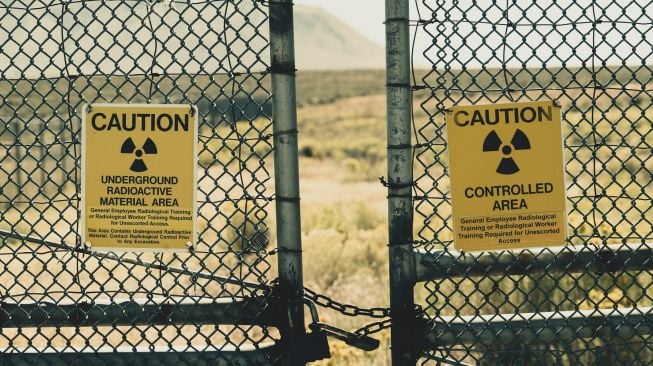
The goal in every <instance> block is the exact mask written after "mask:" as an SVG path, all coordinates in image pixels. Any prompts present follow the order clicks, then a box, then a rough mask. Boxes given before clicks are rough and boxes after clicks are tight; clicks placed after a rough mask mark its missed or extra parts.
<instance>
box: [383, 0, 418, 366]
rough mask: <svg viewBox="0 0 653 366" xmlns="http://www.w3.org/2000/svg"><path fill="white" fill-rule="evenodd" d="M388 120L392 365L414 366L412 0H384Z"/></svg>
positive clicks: (415, 360)
mask: <svg viewBox="0 0 653 366" xmlns="http://www.w3.org/2000/svg"><path fill="white" fill-rule="evenodd" d="M385 17H386V19H385V35H386V72H387V74H386V82H387V102H386V103H387V114H388V136H387V139H388V231H389V255H390V311H391V314H392V320H393V322H392V328H391V331H390V334H391V339H392V340H391V347H392V364H393V365H395V366H398V365H415V363H416V362H417V359H416V356H415V355H414V352H413V351H412V350H413V349H414V347H415V344H414V341H413V337H411V335H412V334H414V332H415V329H412V326H413V324H415V322H414V316H415V315H414V304H413V302H414V298H413V288H414V285H415V260H414V256H413V255H412V254H413V253H412V242H413V205H412V185H413V184H412V182H413V157H412V145H411V108H412V106H411V103H412V91H411V86H410V37H409V29H408V20H409V19H408V17H409V7H408V0H386V9H385Z"/></svg>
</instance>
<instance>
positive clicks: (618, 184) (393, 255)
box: [386, 0, 653, 365]
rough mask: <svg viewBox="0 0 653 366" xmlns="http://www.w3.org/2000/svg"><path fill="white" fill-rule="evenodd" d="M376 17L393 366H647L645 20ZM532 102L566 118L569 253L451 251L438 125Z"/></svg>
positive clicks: (505, 6) (623, 13) (612, 7)
mask: <svg viewBox="0 0 653 366" xmlns="http://www.w3.org/2000/svg"><path fill="white" fill-rule="evenodd" d="M386 6H387V8H386V9H387V13H386V14H387V18H386V29H387V35H388V37H387V42H388V43H387V46H388V118H389V119H388V164H389V171H388V173H389V177H390V179H389V183H388V184H389V218H390V222H389V223H390V261H391V264H390V268H391V270H390V275H391V289H392V295H391V300H392V314H393V320H394V322H393V328H392V342H393V362H394V364H397V365H403V364H415V363H417V362H420V363H423V364H482V365H494V364H506V365H548V364H555V365H608V364H622V365H649V364H651V363H652V362H653V341H652V340H651V332H652V330H653V328H652V327H653V316H652V314H653V312H652V308H651V305H652V296H651V291H652V287H651V280H652V274H651V269H653V255H652V254H653V253H652V252H651V245H652V244H653V242H652V241H653V208H652V202H653V201H652V196H653V183H652V180H653V157H652V156H653V154H652V152H653V150H652V147H653V128H652V126H653V125H652V123H651V120H652V119H653V114H652V112H651V111H652V109H651V105H652V101H651V87H650V84H651V82H652V81H653V76H652V75H653V73H652V68H651V66H650V64H651V61H652V60H651V55H652V52H653V44H652V43H651V39H653V18H651V14H652V13H653V5H651V4H650V3H648V2H643V1H637V0H631V1H615V0H605V1H602V0H601V1H597V0H592V1H589V0H588V1H571V0H569V1H533V0H506V1H502V0H500V1H496V0H495V1H486V2H478V1H445V0H422V1H419V2H418V1H416V2H415V7H414V10H415V12H414V13H413V14H412V16H409V10H408V9H409V1H408V0H388V1H387V2H386ZM409 34H414V35H415V38H414V39H416V40H417V43H415V44H413V45H412V48H411V44H410V41H409ZM424 39H426V41H424ZM411 49H412V52H414V53H413V55H412V56H413V61H414V62H419V61H416V60H420V59H422V58H421V57H420V55H421V56H423V57H424V58H425V59H426V60H428V62H429V63H430V68H428V69H427V71H426V72H421V71H420V70H419V67H415V68H413V70H412V74H411V67H410V61H411V54H410V53H411ZM411 93H412V97H411ZM533 100H554V101H556V102H557V103H559V105H560V106H561V107H562V115H563V117H562V119H563V135H564V140H563V146H564V156H565V172H566V184H567V190H566V198H567V212H568V232H569V236H568V239H567V243H566V245H565V246H564V247H561V248H544V249H533V250H513V251H497V252H481V253H462V252H458V251H455V250H454V249H453V245H452V239H453V233H452V222H451V196H450V186H449V170H448V169H449V166H448V157H447V155H448V147H447V131H446V128H445V115H446V113H447V109H449V108H451V107H452V106H456V105H464V104H488V103H499V102H511V101H515V102H517V101H520V102H521V101H533ZM413 103H415V108H414V110H413V109H412V108H411V107H412V105H413ZM411 137H412V139H411ZM413 219H414V221H415V223H414V225H413ZM417 283H423V286H422V285H419V286H415V285H416V284H417ZM415 304H417V305H419V307H417V308H416V306H415ZM415 314H418V316H417V317H415ZM415 329H418V330H420V331H417V332H416V331H415Z"/></svg>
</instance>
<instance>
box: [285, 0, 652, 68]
mask: <svg viewBox="0 0 653 366" xmlns="http://www.w3.org/2000/svg"><path fill="white" fill-rule="evenodd" d="M295 2H296V3H297V4H301V5H312V6H319V7H321V8H322V9H324V10H326V11H328V12H329V13H331V14H333V15H335V16H336V17H338V18H340V20H342V21H344V22H345V23H347V24H349V25H351V26H352V27H353V28H354V29H356V30H357V31H358V32H359V33H361V34H363V35H364V36H366V37H367V38H369V39H370V40H372V41H374V42H376V43H378V44H379V45H381V46H384V45H385V40H384V37H385V28H384V25H383V20H384V18H385V5H384V1H383V0H295ZM474 3H477V2H474ZM480 3H481V4H484V3H483V2H480ZM527 3H528V2H527ZM455 4H456V3H455V2H454V3H453V4H449V5H448V7H447V15H448V16H449V17H450V18H451V19H454V20H455V19H461V18H467V19H483V18H485V17H489V18H487V19H490V18H491V19H493V20H494V21H495V22H496V23H505V18H504V12H505V11H504V10H502V9H501V6H500V5H497V3H494V2H493V3H492V4H494V5H492V4H490V3H488V7H487V9H489V10H488V12H487V14H486V13H485V12H483V11H482V9H480V7H479V6H471V4H468V5H455ZM533 4H537V3H536V2H534V3H533ZM552 4H553V5H552V6H550V7H549V8H547V14H546V18H542V10H541V9H540V8H539V7H538V6H536V5H531V6H529V7H527V8H526V9H525V10H524V9H522V8H520V7H519V6H511V7H509V10H508V11H507V13H508V14H509V17H510V18H511V19H513V21H514V22H516V24H519V23H524V24H520V26H518V27H516V28H514V29H512V28H508V29H507V30H504V28H505V27H504V26H503V25H500V26H496V27H495V26H494V25H491V24H484V23H483V22H480V23H479V24H476V25H475V26H474V28H472V25H471V24H470V23H464V22H463V23H460V24H459V25H457V27H455V28H454V27H453V26H452V25H453V24H454V22H444V23H442V24H440V26H442V27H443V31H441V34H442V37H443V38H446V39H447V42H446V43H442V42H440V43H439V45H440V46H442V48H443V49H442V54H443V55H444V57H442V56H440V54H439V53H438V47H433V46H432V37H431V36H429V35H428V34H427V33H426V31H428V32H430V33H431V34H437V33H439V32H440V31H439V30H437V31H436V28H435V27H436V26H437V25H436V24H430V25H427V26H426V29H424V27H420V29H419V32H418V35H417V41H416V47H415V50H416V52H415V53H414V57H415V60H414V62H415V64H416V65H422V66H423V65H430V64H431V62H432V61H428V60H427V59H426V58H425V56H424V55H423V54H422V53H423V52H426V54H427V55H426V56H427V57H428V58H429V59H430V60H438V61H439V62H440V63H447V64H449V65H450V66H453V67H460V66H462V65H466V66H467V67H480V66H486V67H496V66H500V65H501V64H502V63H504V62H505V63H506V64H507V65H509V66H510V67H523V65H524V63H525V64H526V65H528V66H531V67H535V66H537V67H542V66H545V67H551V66H559V65H561V63H562V62H565V63H566V64H567V65H569V66H577V65H581V64H585V63H587V62H589V61H588V60H590V59H591V58H592V37H591V36H590V35H592V34H593V31H592V29H593V28H592V25H591V23H592V19H591V16H592V14H593V12H588V11H587V9H596V13H597V14H599V16H598V18H606V19H610V18H614V19H613V20H619V21H620V22H617V23H614V24H613V23H611V22H609V21H603V22H601V23H599V24H598V26H597V27H596V58H597V60H598V62H606V63H607V64H614V65H618V64H621V63H622V61H626V63H627V64H630V65H642V64H648V63H650V62H651V58H653V44H652V43H651V42H650V39H653V26H651V25H650V24H651V21H653V15H651V14H652V13H651V11H652V10H653V9H652V8H653V5H651V3H649V2H646V1H645V0H630V1H628V2H626V1H623V2H619V1H615V0H601V1H596V0H592V1H590V0H582V1H579V0H556V1H555V2H552ZM420 8H422V10H423V11H422V15H425V14H429V12H428V11H426V9H425V8H424V7H423V6H420ZM461 9H464V10H461ZM484 9H485V8H484ZM602 13H603V14H604V15H601V14H602ZM429 15H430V14H429ZM416 17H417V16H416V11H415V9H414V5H413V3H412V2H411V18H413V19H415V18H416ZM633 19H637V20H638V23H637V24H630V23H629V22H628V20H630V21H632V20H633ZM602 20H603V19H602ZM529 21H533V22H538V23H541V24H540V25H538V29H537V30H535V29H532V28H530V24H529ZM551 21H553V22H554V23H559V25H558V27H557V29H552V28H551V26H547V25H546V24H545V23H548V22H551ZM574 21H576V22H578V24H577V25H575V26H574V27H570V26H569V24H567V25H565V24H566V23H570V22H574ZM524 26H526V27H524ZM425 30H426V31H425ZM504 32H506V33H505V34H504ZM411 36H412V34H411ZM504 37H505V38H504ZM504 41H505V44H506V48H507V52H506V56H507V57H506V60H505V61H502V59H501V58H502V57H501V55H502V53H503V51H504V50H502V48H501V45H502V44H504ZM425 50H426V51H425ZM635 50H637V51H636V52H635ZM497 51H498V52H497Z"/></svg>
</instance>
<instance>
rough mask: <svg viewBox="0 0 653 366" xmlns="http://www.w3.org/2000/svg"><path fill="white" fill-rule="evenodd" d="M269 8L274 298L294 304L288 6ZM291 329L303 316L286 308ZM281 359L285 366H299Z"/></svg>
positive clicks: (298, 287)
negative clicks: (276, 253) (276, 283)
mask: <svg viewBox="0 0 653 366" xmlns="http://www.w3.org/2000/svg"><path fill="white" fill-rule="evenodd" d="M269 6H270V13H269V14H270V60H271V61H270V62H271V66H270V71H271V73H272V97H273V101H274V104H273V120H274V125H273V126H274V127H273V129H274V181H275V189H276V212H277V246H278V250H279V294H280V296H281V297H282V299H287V300H291V301H292V300H295V299H298V298H300V297H301V296H302V295H303V288H304V284H303V278H302V243H301V230H300V229H301V225H300V213H299V161H298V157H297V155H298V149H297V110H296V95H295V94H296V91H295V49H294V40H293V3H292V0H275V1H270V2H269ZM290 317H291V320H292V324H293V327H292V329H290V328H289V329H283V328H282V329H281V333H282V337H289V336H297V335H300V336H301V334H303V333H304V332H305V330H304V310H303V307H302V306H297V307H291V308H290ZM293 356H294V355H291V354H286V355H285V360H284V364H286V365H302V364H304V363H303V361H301V360H293V359H292V358H293Z"/></svg>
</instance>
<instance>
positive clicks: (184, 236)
mask: <svg viewBox="0 0 653 366" xmlns="http://www.w3.org/2000/svg"><path fill="white" fill-rule="evenodd" d="M82 120H83V122H82V215H83V220H82V235H83V240H84V241H85V242H86V243H87V244H88V245H90V246H91V247H92V248H93V250H139V251H166V250H188V247H189V246H191V245H193V244H194V242H195V235H196V231H195V220H196V191H197V179H196V171H197V112H196V110H195V107H193V106H190V105H171V104H162V105H155V104H92V105H89V106H87V107H86V108H84V111H83V118H82Z"/></svg>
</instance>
